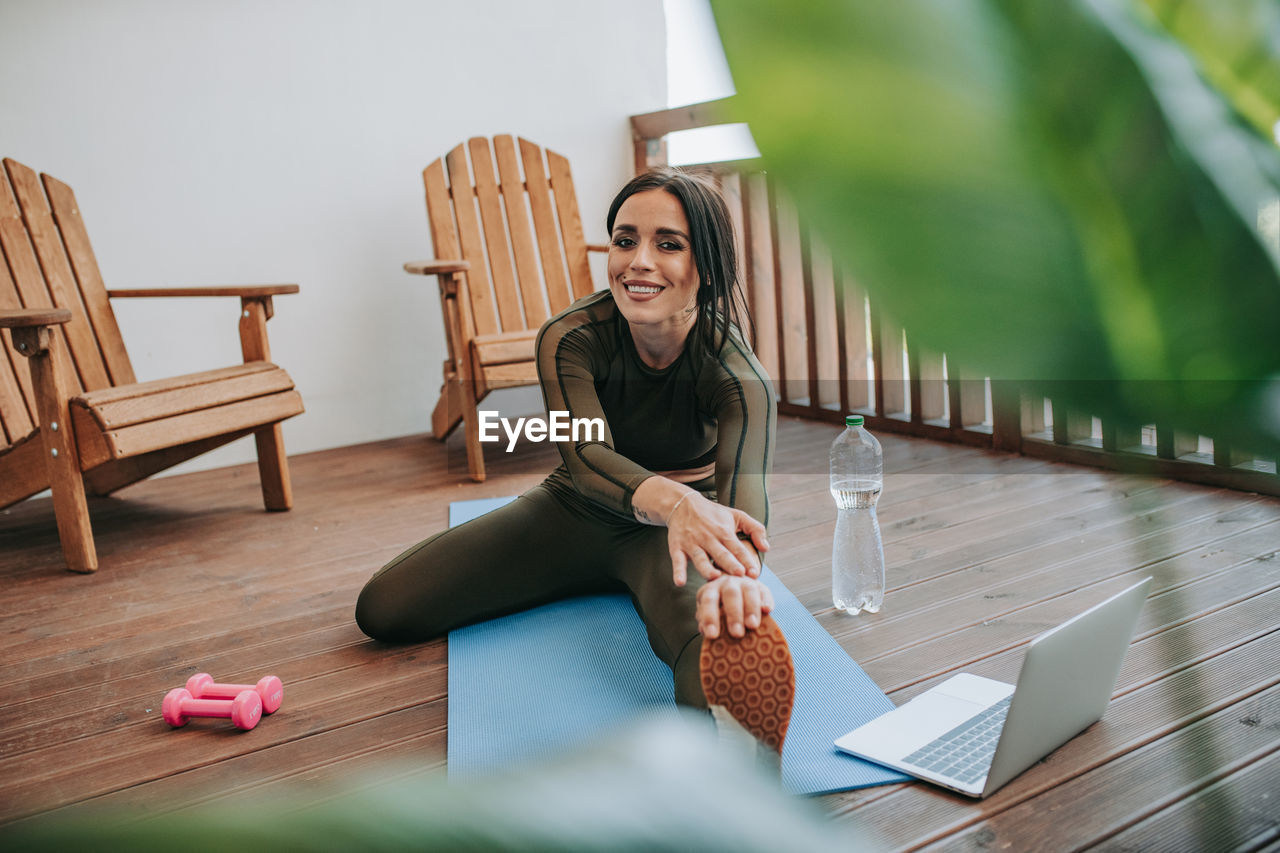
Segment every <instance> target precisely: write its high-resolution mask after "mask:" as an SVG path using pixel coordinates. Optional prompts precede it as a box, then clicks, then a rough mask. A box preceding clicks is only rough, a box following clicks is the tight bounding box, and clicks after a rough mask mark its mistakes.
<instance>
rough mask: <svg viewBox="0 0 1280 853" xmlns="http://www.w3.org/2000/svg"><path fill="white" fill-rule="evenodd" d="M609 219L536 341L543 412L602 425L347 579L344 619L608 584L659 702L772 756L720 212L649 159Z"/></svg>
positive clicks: (730, 253) (730, 266) (778, 677)
mask: <svg viewBox="0 0 1280 853" xmlns="http://www.w3.org/2000/svg"><path fill="white" fill-rule="evenodd" d="M607 225H608V229H609V234H610V246H609V258H608V263H607V269H608V278H609V289H608V290H607V291H599V292H597V293H594V294H592V295H590V296H587V297H585V298H583V299H580V300H578V301H577V302H576V303H574V304H573V305H572V306H570V307H569V308H568V309H566V310H565V311H564V312H562V313H561V314H559V315H557V316H555V317H553V318H551V319H550V320H549V321H548V322H547V323H546V325H545V326H543V328H542V330H541V331H540V332H539V335H538V341H537V358H538V376H539V380H540V382H541V385H542V393H543V398H544V400H545V402H546V406H547V410H548V412H556V411H565V412H568V413H569V415H570V417H572V418H574V419H577V418H600V419H602V420H603V422H604V423H605V425H606V428H605V431H604V436H603V440H602V441H581V442H578V443H576V444H573V443H569V442H562V443H560V445H559V447H560V453H561V456H562V459H563V464H561V465H560V466H559V467H558V468H557V469H556V470H555V471H554V472H552V474H551V475H550V476H549V477H548V478H547V479H546V480H545V481H544V482H543V483H541V484H540V485H538V486H536V487H534V488H533V489H531V490H530V491H528V492H526V493H525V494H523V495H521V496H520V497H519V498H518V499H516V500H515V501H513V502H512V503H510V504H508V505H507V506H505V507H503V508H501V509H499V510H496V511H494V512H491V513H489V514H487V515H485V516H483V517H481V518H478V519H476V520H474V521H471V522H469V523H467V524H464V525H461V526H459V527H456V528H453V529H450V530H447V531H444V532H442V533H439V534H437V535H436V536H433V537H431V538H430V539H427V540H426V541H424V542H422V543H420V544H418V545H416V546H415V547H413V548H411V549H409V550H408V551H406V552H405V553H404V554H402V555H401V556H399V557H397V558H396V559H395V560H393V561H392V562H391V563H389V564H388V565H387V566H386V567H384V568H383V569H382V570H381V571H379V572H378V573H377V574H376V575H374V576H373V578H372V579H371V580H370V581H369V583H368V584H367V585H366V586H365V588H364V590H363V591H362V592H361V594H360V599H359V602H358V603H357V605H356V621H357V622H358V624H359V625H360V627H361V629H363V630H364V631H365V633H367V634H368V635H369V636H371V637H374V638H377V639H383V640H391V641H402V642H403V641H419V640H424V639H428V638H430V637H434V636H439V635H440V634H443V633H445V632H447V631H449V630H451V629H453V628H456V627H459V626H461V625H465V624H468V623H471V622H476V621H479V620H482V619H488V618H491V617H495V616H499V615H502V614H505V613H511V612H514V611H517V610H522V609H525V608H529V607H533V606H535V605H538V604H543V603H546V602H548V601H552V600H555V599H558V598H564V597H566V596H570V595H579V594H583V593H590V592H602V591H616V590H618V589H619V588H625V589H626V590H627V591H629V592H630V594H631V597H632V600H633V601H634V603H635V607H636V610H637V612H638V613H639V614H640V617H641V618H642V619H643V620H644V623H645V625H646V628H647V630H648V635H649V643H650V645H651V646H652V648H653V650H654V653H655V654H657V655H658V657H659V658H661V659H662V660H663V661H664V662H665V663H666V664H667V665H668V666H670V667H671V669H672V673H673V677H674V680H675V696H676V701H677V702H679V703H681V704H683V705H688V706H692V707H696V708H706V707H708V705H713V706H714V705H721V706H724V707H725V708H726V709H727V710H728V712H729V713H730V714H731V715H732V716H733V717H734V718H736V719H737V720H738V721H739V722H740V723H742V724H743V725H744V726H746V728H747V729H748V730H750V731H751V733H752V734H753V735H755V736H756V737H757V738H758V739H759V740H761V741H762V742H764V743H766V744H768V745H769V746H771V747H772V748H773V749H775V750H778V751H779V752H780V751H781V748H782V739H783V737H784V736H785V733H786V725H787V721H788V718H789V716H790V709H791V697H792V692H793V677H794V676H793V669H792V665H791V659H790V654H789V653H788V652H787V651H786V643H785V640H784V639H783V638H782V635H781V632H780V631H779V630H778V628H777V625H776V624H775V623H774V622H773V620H772V619H771V618H769V616H768V614H769V611H770V610H771V609H772V608H773V596H772V594H771V593H770V592H769V589H768V588H767V587H766V586H765V585H764V584H763V583H761V582H760V580H759V575H760V558H759V553H760V552H763V551H765V550H767V549H768V547H769V546H768V542H767V540H766V538H765V524H766V523H767V522H768V512H769V506H768V496H767V493H766V477H767V475H768V473H769V465H770V458H771V454H772V445H773V437H774V430H775V420H776V414H775V410H774V401H773V395H772V392H771V390H770V388H769V384H768V380H767V377H766V376H765V373H764V370H763V369H762V368H761V367H760V365H759V363H758V362H757V361H756V359H755V356H754V355H753V354H752V353H751V350H750V349H749V348H748V347H747V346H746V344H745V343H744V341H743V338H742V335H741V332H740V331H739V328H740V326H741V323H739V322H738V320H739V317H740V315H741V314H742V313H743V312H742V311H741V310H740V306H741V305H742V302H741V295H740V293H739V290H738V280H737V258H736V252H735V249H734V240H733V226H732V223H731V220H730V219H729V215H728V210H727V209H726V207H725V204H724V200H723V199H722V198H721V197H720V195H719V194H718V192H717V191H716V190H715V189H714V187H712V186H711V185H709V184H708V183H706V182H704V181H703V180H701V179H699V178H697V177H695V176H692V175H689V174H686V173H683V172H679V171H675V170H671V169H664V170H658V171H654V172H649V173H646V174H643V175H640V176H638V177H636V178H634V179H633V180H631V181H630V182H629V183H628V184H627V185H626V186H625V187H623V189H622V190H621V191H620V192H619V193H618V195H617V197H616V198H615V199H614V201H613V204H612V205H611V206H610V208H609V214H608V219H607ZM690 567H692V571H690ZM704 638H705V640H706V642H705V643H704V642H703V641H704ZM751 650H754V651H756V652H758V653H760V654H763V655H764V656H766V657H770V658H771V659H774V660H776V661H777V663H778V664H779V665H778V666H776V667H766V668H765V669H766V670H767V671H768V673H769V674H770V677H769V678H763V679H762V678H760V677H759V675H760V674H759V673H758V672H757V673H753V674H752V675H751V677H750V679H749V681H750V684H751V685H752V688H753V689H751V690H744V689H743V688H742V686H741V685H740V684H739V682H740V681H742V680H743V671H742V669H741V667H735V666H731V665H730V664H732V663H734V662H736V661H738V660H739V659H740V658H741V657H742V656H743V655H744V654H745V653H746V652H747V651H751ZM735 688H736V689H735Z"/></svg>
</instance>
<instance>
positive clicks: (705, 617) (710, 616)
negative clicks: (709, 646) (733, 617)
mask: <svg viewBox="0 0 1280 853" xmlns="http://www.w3.org/2000/svg"><path fill="white" fill-rule="evenodd" d="M697 619H698V630H699V631H701V632H702V636H704V637H707V638H709V639H715V638H716V637H718V636H720V584H718V583H709V584H707V585H706V586H704V587H703V588H702V589H700V590H698V609H697Z"/></svg>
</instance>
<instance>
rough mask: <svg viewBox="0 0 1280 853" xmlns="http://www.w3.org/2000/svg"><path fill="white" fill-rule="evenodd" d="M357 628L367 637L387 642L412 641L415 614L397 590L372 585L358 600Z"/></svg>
mask: <svg viewBox="0 0 1280 853" xmlns="http://www.w3.org/2000/svg"><path fill="white" fill-rule="evenodd" d="M355 618H356V626H357V627H359V628H360V630H361V631H363V632H364V633H365V635H367V636H368V637H370V638H371V639H374V640H381V641H383V642H387V643H404V642H413V641H414V640H418V639H426V638H425V637H418V636H415V634H416V633H417V632H415V631H414V630H413V628H414V625H413V622H414V621H416V620H414V619H413V618H412V613H411V612H410V611H409V608H408V607H406V606H405V601H404V597H403V596H401V595H397V594H395V591H394V590H392V591H388V590H384V589H380V588H379V587H377V586H376V585H375V583H374V582H372V581H371V582H370V583H369V584H368V585H366V586H365V588H364V589H362V590H361V591H360V597H359V598H357V599H356V613H355Z"/></svg>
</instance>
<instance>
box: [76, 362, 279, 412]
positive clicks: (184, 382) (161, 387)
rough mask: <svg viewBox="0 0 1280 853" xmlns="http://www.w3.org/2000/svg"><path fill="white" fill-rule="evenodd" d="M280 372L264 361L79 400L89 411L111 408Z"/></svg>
mask: <svg viewBox="0 0 1280 853" xmlns="http://www.w3.org/2000/svg"><path fill="white" fill-rule="evenodd" d="M280 369H281V368H279V367H276V366H275V365H274V364H272V363H270V362H266V361H259V362H252V363H250V364H236V365H233V366H231V367H219V368H215V369H214V370H201V371H199V372H197V373H184V374H182V375H181V376H170V377H166V378H164V379H149V380H147V381H146V382H135V383H134V384H133V385H130V386H129V387H127V388H103V389H101V390H98V391H90V392H88V393H86V394H83V395H82V396H81V400H82V404H83V405H85V406H87V407H89V408H95V409H96V408H101V407H104V406H111V405H112V404H114V403H119V402H121V401H125V400H134V399H137V398H138V397H143V396H147V395H150V394H167V393H170V392H175V391H182V390H183V389H188V388H194V387H196V386H198V385H211V384H216V383H219V382H225V381H227V380H229V379H235V378H237V377H243V376H253V375H255V374H259V373H268V374H269V373H275V372H276V371H279V370H280Z"/></svg>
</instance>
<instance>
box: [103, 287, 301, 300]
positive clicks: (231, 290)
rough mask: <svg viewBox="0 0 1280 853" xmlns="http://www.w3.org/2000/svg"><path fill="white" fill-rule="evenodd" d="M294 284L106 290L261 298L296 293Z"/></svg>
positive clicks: (126, 295) (117, 294) (126, 294)
mask: <svg viewBox="0 0 1280 853" xmlns="http://www.w3.org/2000/svg"><path fill="white" fill-rule="evenodd" d="M298 289H299V288H298V285H296V284H245V285H237V284H231V285H223V286H216V287H138V288H130V289H126V290H108V291H107V296H110V297H111V298H112V299H131V298H133V297H137V296H238V297H240V298H241V299H261V298H263V297H264V296H283V295H285V294H288V293H297V292H298Z"/></svg>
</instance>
